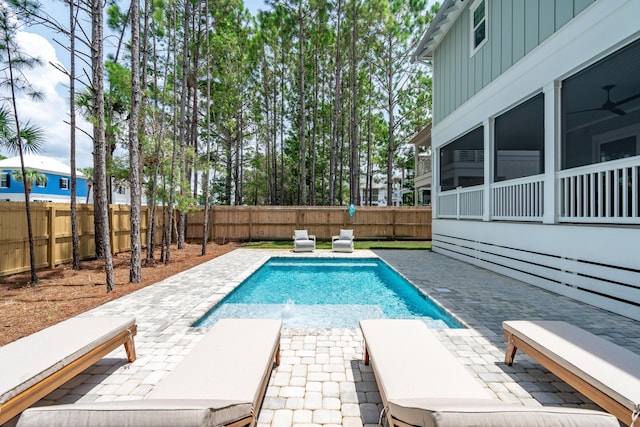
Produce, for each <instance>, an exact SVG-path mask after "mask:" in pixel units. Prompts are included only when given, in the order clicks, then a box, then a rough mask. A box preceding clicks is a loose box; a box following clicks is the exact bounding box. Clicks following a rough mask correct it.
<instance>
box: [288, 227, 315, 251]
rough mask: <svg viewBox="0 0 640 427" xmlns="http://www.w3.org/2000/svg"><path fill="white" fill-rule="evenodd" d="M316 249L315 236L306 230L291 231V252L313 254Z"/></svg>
mask: <svg viewBox="0 0 640 427" xmlns="http://www.w3.org/2000/svg"><path fill="white" fill-rule="evenodd" d="M315 249H316V236H314V235H313V234H309V233H308V232H307V230H293V251H294V252H313V251H314V250H315Z"/></svg>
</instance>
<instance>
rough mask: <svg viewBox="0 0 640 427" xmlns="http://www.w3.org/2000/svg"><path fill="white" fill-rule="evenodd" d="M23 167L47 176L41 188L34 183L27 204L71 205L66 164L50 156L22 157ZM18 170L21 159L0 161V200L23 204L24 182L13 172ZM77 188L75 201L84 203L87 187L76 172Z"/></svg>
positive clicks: (85, 181)
mask: <svg viewBox="0 0 640 427" xmlns="http://www.w3.org/2000/svg"><path fill="white" fill-rule="evenodd" d="M24 166H25V168H27V169H34V170H36V171H38V172H41V173H43V174H44V175H45V176H46V177H47V182H46V183H45V184H44V185H38V184H36V185H34V186H33V189H32V190H31V195H30V201H32V202H56V203H69V202H71V168H70V167H69V166H68V165H65V164H64V163H62V162H59V161H57V160H55V159H53V158H50V157H44V156H37V155H31V154H25V155H24ZM19 170H20V157H18V156H16V157H11V158H8V159H4V160H0V201H3V202H23V201H24V186H23V183H22V182H20V181H16V179H15V178H14V176H13V174H14V172H15V171H19ZM76 185H77V187H76V198H77V201H78V202H79V203H83V202H84V201H85V200H86V198H87V193H88V191H89V187H88V185H87V178H86V177H85V176H84V175H83V174H82V173H81V172H79V171H78V172H76Z"/></svg>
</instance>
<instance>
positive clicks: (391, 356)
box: [360, 319, 618, 427]
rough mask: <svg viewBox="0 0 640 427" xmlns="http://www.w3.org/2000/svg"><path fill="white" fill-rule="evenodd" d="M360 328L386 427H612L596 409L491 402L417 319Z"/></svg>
mask: <svg viewBox="0 0 640 427" xmlns="http://www.w3.org/2000/svg"><path fill="white" fill-rule="evenodd" d="M360 329H361V331H362V334H363V338H364V351H365V354H364V363H365V364H371V366H372V369H373V373H374V376H375V378H376V382H377V384H378V390H379V392H380V397H381V399H382V402H383V405H384V408H383V415H386V419H387V422H388V425H389V426H395V427H415V426H436V427H437V426H443V425H444V426H449V427H451V426H456V427H457V426H460V427H463V426H470V425H478V426H479V425H491V426H494V427H514V426H517V427H525V426H526V427H530V426H540V425H545V426H555V427H564V426H576V425H589V426H592V427H594V426H601V427H614V426H615V427H618V421H617V420H616V418H615V417H614V416H612V415H610V414H607V413H606V412H602V411H594V410H587V409H581V408H567V407H549V406H522V405H516V404H511V403H506V402H501V401H498V400H496V399H495V398H494V397H493V395H492V394H491V393H490V392H489V389H488V388H486V387H484V385H482V384H481V383H480V382H479V381H478V380H477V378H476V377H474V376H473V375H472V374H471V372H469V371H468V369H467V367H465V366H464V365H462V364H461V363H460V362H459V361H458V360H457V358H456V357H455V356H454V355H453V353H451V352H450V351H449V350H448V349H447V348H446V347H445V346H444V345H443V344H442V343H441V342H440V340H439V339H438V338H437V337H436V336H435V335H434V334H433V333H432V332H431V331H430V330H429V329H428V328H427V326H426V325H425V324H424V323H423V322H422V321H420V320H409V319H371V320H361V321H360ZM381 419H382V418H381Z"/></svg>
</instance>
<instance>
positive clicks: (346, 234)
mask: <svg viewBox="0 0 640 427" xmlns="http://www.w3.org/2000/svg"><path fill="white" fill-rule="evenodd" d="M331 250H333V251H334V252H353V230H340V235H338V236H333V237H331Z"/></svg>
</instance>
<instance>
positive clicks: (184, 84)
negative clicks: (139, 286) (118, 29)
mask: <svg viewBox="0 0 640 427" xmlns="http://www.w3.org/2000/svg"><path fill="white" fill-rule="evenodd" d="M190 21H191V2H190V1H185V2H184V26H183V36H182V78H181V88H180V89H181V94H180V154H179V157H178V165H179V168H180V182H179V185H178V188H179V191H180V195H184V194H185V192H186V190H185V188H184V185H183V182H184V181H185V180H186V179H187V173H186V171H187V166H186V161H185V152H186V148H187V137H188V126H187V104H188V101H189V57H190V55H189V34H190V31H186V29H187V28H189V23H190ZM187 182H188V181H187ZM185 219H186V213H185V212H183V211H180V210H178V224H177V228H178V249H184V225H185Z"/></svg>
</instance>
